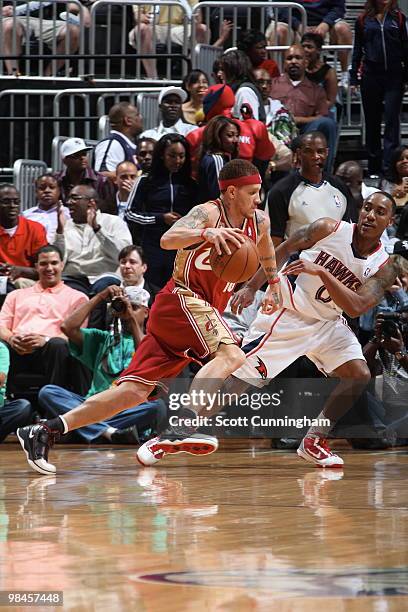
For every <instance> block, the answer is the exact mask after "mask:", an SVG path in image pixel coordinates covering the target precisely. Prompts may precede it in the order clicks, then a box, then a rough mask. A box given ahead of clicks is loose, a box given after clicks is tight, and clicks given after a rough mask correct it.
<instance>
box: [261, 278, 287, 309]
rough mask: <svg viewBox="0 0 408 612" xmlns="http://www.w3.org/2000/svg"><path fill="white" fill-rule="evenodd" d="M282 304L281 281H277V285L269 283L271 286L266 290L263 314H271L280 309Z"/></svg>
mask: <svg viewBox="0 0 408 612" xmlns="http://www.w3.org/2000/svg"><path fill="white" fill-rule="evenodd" d="M281 306H282V295H281V290H280V283H276V285H269V287H268V288H267V290H266V291H265V296H264V299H263V300H262V305H261V312H262V314H268V315H271V314H272V313H274V312H276V311H277V310H279V308H280V307H281Z"/></svg>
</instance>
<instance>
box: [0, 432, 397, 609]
mask: <svg viewBox="0 0 408 612" xmlns="http://www.w3.org/2000/svg"><path fill="white" fill-rule="evenodd" d="M342 455H343V457H344V459H345V462H346V466H345V469H344V471H342V470H332V471H329V470H321V469H316V468H314V467H313V466H310V467H309V466H308V465H307V464H306V463H304V462H302V461H301V460H300V459H298V458H297V456H296V454H294V453H287V452H283V451H275V450H274V451H272V450H269V449H268V448H265V447H264V448H262V447H261V446H259V444H258V446H255V445H254V442H253V441H248V442H247V441H244V440H240V441H239V442H235V443H234V444H229V445H228V446H226V445H224V446H222V447H221V450H220V451H218V452H217V453H215V454H213V455H211V456H208V457H202V458H194V457H188V456H187V455H180V456H178V457H173V458H166V459H164V460H163V462H161V463H160V465H159V467H156V468H141V467H140V466H139V465H138V464H137V463H136V461H135V450H134V449H133V448H132V449H131V448H130V447H126V448H114V449H113V448H105V447H96V448H95V447H94V448H90V449H83V448H75V447H63V446H59V447H57V448H56V449H54V451H53V453H52V461H53V462H54V463H55V464H56V465H57V468H58V470H59V471H58V474H57V476H56V477H53V476H44V477H41V476H40V475H38V474H37V475H36V474H35V473H34V472H32V471H31V470H30V469H29V468H28V466H27V464H26V461H25V457H24V455H23V453H22V451H21V450H20V448H19V446H17V444H10V443H7V444H4V445H2V446H1V448H0V590H1V591H5V590H11V591H21V590H24V591H35V592H38V591H39V590H47V591H54V590H60V591H63V593H64V605H63V609H66V610H75V611H82V610H84V611H89V610H98V611H107V612H108V611H109V612H120V611H122V610H135V611H149V612H150V611H151V612H161V611H165V612H181V611H185V610H186V611H191V612H192V611H194V612H195V611H200V612H201V611H213V610H215V611H234V612H235V611H247V610H256V611H264V610H265V611H270V610H277V611H279V612H280V611H283V612H291V611H292V610H296V611H298V610H299V611H307V612H309V611H310V612H316V611H318V612H320V611H321V612H325V611H329V610H330V612H340V611H341V612H344V611H352V612H354V611H356V612H357V611H360V610H364V611H365V610H370V611H373V612H389V611H392V612H393V611H398V612H400V611H402V610H407V609H408V483H407V474H408V453H407V452H406V451H395V452H391V451H390V452H356V451H347V450H346V451H342ZM4 609H6V608H4ZM10 609H16V608H10ZM17 609H21V610H23V609H27V608H26V607H21V608H17ZM33 609H34V608H33ZM37 609H38V608H37ZM42 609H44V610H49V609H52V608H50V607H44V608H42ZM54 609H56V610H57V609H61V608H56V607H55V608H54Z"/></svg>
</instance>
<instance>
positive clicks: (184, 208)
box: [126, 134, 197, 287]
mask: <svg viewBox="0 0 408 612" xmlns="http://www.w3.org/2000/svg"><path fill="white" fill-rule="evenodd" d="M196 203H197V184H196V182H195V181H194V180H193V179H192V178H191V159H190V150H189V146H188V143H187V141H186V139H185V138H184V137H183V136H181V135H179V134H166V135H165V136H163V137H162V138H161V139H160V140H159V141H158V142H157V143H156V147H155V150H154V153H153V160H152V167H151V170H150V172H149V174H148V176H142V177H141V179H140V181H139V183H138V185H137V189H136V191H135V193H134V195H133V199H132V201H131V202H130V205H129V208H128V210H127V212H126V219H127V221H128V223H129V226H130V229H131V232H132V235H133V239H134V242H135V243H137V244H140V245H141V246H142V247H143V250H144V253H145V257H146V261H147V263H148V269H147V273H146V278H147V280H148V282H152V283H153V284H156V285H158V286H159V287H163V285H164V284H165V283H166V282H167V281H168V279H169V278H170V276H171V273H172V268H173V262H174V257H175V252H174V251H167V250H166V251H164V250H163V249H161V247H160V239H161V237H162V235H163V234H164V233H165V231H166V230H167V229H168V228H169V226H171V225H173V223H175V221H177V219H179V218H180V217H182V216H183V215H185V214H186V213H187V212H188V211H189V210H190V209H191V208H192V207H193V206H194V205H195V204H196Z"/></svg>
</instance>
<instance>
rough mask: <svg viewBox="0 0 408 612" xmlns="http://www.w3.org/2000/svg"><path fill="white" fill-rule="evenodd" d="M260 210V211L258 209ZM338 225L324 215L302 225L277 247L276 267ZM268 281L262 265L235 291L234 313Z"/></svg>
mask: <svg viewBox="0 0 408 612" xmlns="http://www.w3.org/2000/svg"><path fill="white" fill-rule="evenodd" d="M258 212H259V211H258ZM336 226H337V221H334V220H333V219H329V218H327V217H323V218H322V219H318V220H317V221H314V223H309V224H308V225H304V226H303V227H300V228H299V229H298V230H297V231H296V232H294V233H293V234H292V236H291V237H290V238H288V239H287V240H285V241H284V242H282V243H281V244H280V245H279V246H277V247H276V249H275V258H276V267H277V269H278V270H279V269H280V268H281V267H282V265H283V264H284V263H285V261H287V260H288V259H289V257H290V256H291V255H292V254H293V253H297V252H299V251H303V250H304V249H308V248H310V247H312V246H313V245H314V244H316V242H319V240H323V238H326V236H328V235H329V234H331V233H332V232H333V231H334V230H335V229H336ZM265 283H266V274H265V272H264V269H263V267H260V268H259V270H258V271H257V273H256V274H255V276H253V277H252V278H251V279H250V280H249V281H248V282H247V283H245V285H244V286H243V287H242V288H241V289H240V290H239V291H237V293H235V294H234V295H233V297H232V299H231V309H232V311H233V312H234V313H239V312H241V311H242V309H243V308H246V306H249V305H250V304H252V302H253V301H254V297H255V293H256V292H257V291H258V289H260V288H261V287H262V285H264V284H265Z"/></svg>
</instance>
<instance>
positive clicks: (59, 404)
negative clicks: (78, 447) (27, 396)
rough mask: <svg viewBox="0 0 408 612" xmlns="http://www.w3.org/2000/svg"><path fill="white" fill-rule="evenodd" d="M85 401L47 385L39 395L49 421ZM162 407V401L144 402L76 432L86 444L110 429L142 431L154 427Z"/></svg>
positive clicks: (75, 395)
mask: <svg viewBox="0 0 408 612" xmlns="http://www.w3.org/2000/svg"><path fill="white" fill-rule="evenodd" d="M84 401H85V397H84V396H82V395H78V394H77V393H73V392H72V391H68V390H67V389H63V388H62V387H57V386H56V385H46V386H45V387H43V388H42V389H41V391H40V392H39V394H38V402H39V404H40V406H41V407H42V408H43V409H44V412H45V415H46V417H47V418H49V419H53V418H55V417H57V416H59V415H60V414H65V413H66V412H69V411H70V410H72V409H73V408H76V407H77V406H79V405H80V404H82V403H83V402H84ZM162 407H163V402H162V400H154V401H152V402H144V403H143V404H139V406H136V407H135V408H128V409H127V410H123V411H122V412H119V413H118V414H116V415H115V416H113V417H112V418H110V419H107V420H106V421H101V422H100V423H94V424H93V425H86V426H85V427H81V428H80V429H77V430H76V433H77V434H79V435H80V436H81V437H82V438H84V440H86V442H92V441H93V440H96V438H99V437H100V436H101V435H102V434H103V433H104V432H105V431H106V429H107V428H108V427H114V428H115V429H125V428H127V427H132V426H133V425H137V428H138V430H139V431H141V430H142V429H146V428H147V427H149V426H150V427H152V426H154V424H155V423H156V417H157V415H158V413H159V412H160V411H161V410H162Z"/></svg>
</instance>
